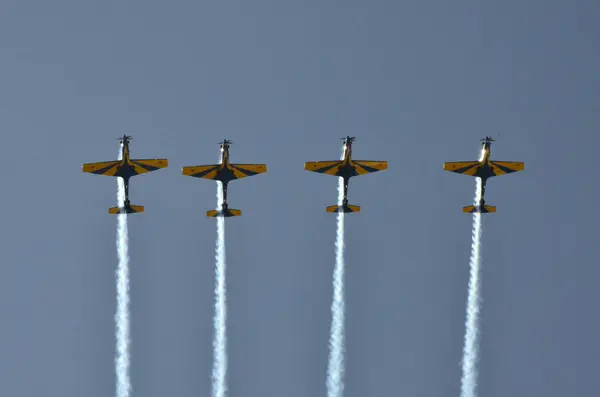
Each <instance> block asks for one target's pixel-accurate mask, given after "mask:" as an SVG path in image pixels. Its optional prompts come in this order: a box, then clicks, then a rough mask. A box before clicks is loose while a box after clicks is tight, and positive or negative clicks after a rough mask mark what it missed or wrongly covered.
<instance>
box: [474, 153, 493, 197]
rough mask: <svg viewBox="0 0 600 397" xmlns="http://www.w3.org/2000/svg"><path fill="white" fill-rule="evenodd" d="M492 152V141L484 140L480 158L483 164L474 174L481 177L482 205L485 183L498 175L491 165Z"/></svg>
mask: <svg viewBox="0 0 600 397" xmlns="http://www.w3.org/2000/svg"><path fill="white" fill-rule="evenodd" d="M491 152H492V144H491V142H484V144H483V147H482V149H481V158H480V159H479V162H480V163H481V166H480V167H479V169H478V170H477V172H476V173H475V175H474V176H477V177H480V178H481V196H480V197H481V200H480V202H479V205H480V206H484V205H485V200H484V196H485V184H486V182H487V179H488V178H490V177H492V176H495V175H496V173H495V172H494V169H493V168H492V166H491V165H490V153H491Z"/></svg>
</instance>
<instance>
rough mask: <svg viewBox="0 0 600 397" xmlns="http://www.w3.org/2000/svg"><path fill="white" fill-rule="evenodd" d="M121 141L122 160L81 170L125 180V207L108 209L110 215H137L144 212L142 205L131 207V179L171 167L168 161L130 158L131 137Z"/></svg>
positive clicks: (84, 167)
mask: <svg viewBox="0 0 600 397" xmlns="http://www.w3.org/2000/svg"><path fill="white" fill-rule="evenodd" d="M117 139H118V140H120V141H121V155H120V156H119V157H120V158H121V160H115V161H103V162H100V163H86V164H84V165H83V166H82V167H81V168H82V171H83V172H89V173H91V174H97V175H107V176H115V177H121V178H123V182H124V185H125V200H124V202H123V206H121V207H112V208H109V209H108V213H109V214H135V213H137V212H144V207H143V206H141V205H131V204H130V202H129V178H131V177H132V176H136V175H139V174H145V173H146V172H150V171H156V170H158V169H160V168H166V167H167V166H168V165H169V161H168V160H167V159H143V160H140V159H132V158H131V157H129V141H130V140H131V136H128V135H123V137H121V138H117Z"/></svg>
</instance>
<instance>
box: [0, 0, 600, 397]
mask: <svg viewBox="0 0 600 397" xmlns="http://www.w3.org/2000/svg"><path fill="white" fill-rule="evenodd" d="M599 18H600V3H598V2H597V1H591V0H590V1H583V0H582V1H578V2H565V1H558V0H544V1H542V0H531V1H527V2H523V1H517V0H510V1H490V2H485V4H483V3H481V2H476V1H466V0H459V1H454V2H446V1H442V0H431V1H416V0H410V1H402V2H398V1H368V2H367V1H354V0H352V1H344V2H341V1H334V2H322V1H304V2H289V1H288V2H282V1H274V0H256V1H252V2H248V1H239V0H232V1H229V2H211V1H205V2H199V1H168V2H167V1H156V0H152V1H139V0H137V1H133V0H132V1H128V2H123V1H75V0H71V1H68V0H56V1H52V2H48V1H41V0H28V1H16V0H7V1H5V2H4V3H3V5H2V7H1V13H0V64H1V65H2V74H1V77H0V129H1V131H2V137H3V144H2V145H1V147H0V156H1V158H2V161H3V165H2V167H0V176H1V177H2V181H3V182H4V183H3V186H4V188H3V194H2V195H1V196H0V203H1V205H2V206H1V207H2V208H3V212H4V213H3V217H2V219H3V221H2V228H1V229H0V230H1V232H0V233H1V237H2V238H1V240H0V252H1V255H2V265H1V269H2V275H1V276H0V318H1V319H2V322H1V324H2V327H1V328H0V394H1V395H3V396H11V397H29V396H39V395H44V396H61V397H80V396H87V397H106V396H110V395H113V394H114V389H115V386H114V365H113V356H114V320H113V316H114V311H115V305H116V303H115V280H114V272H115V268H116V253H115V225H116V219H115V218H114V217H111V216H109V215H108V214H107V208H108V207H111V206H113V205H114V203H115V202H116V198H115V191H116V183H115V180H114V179H112V178H108V177H101V176H96V175H88V174H83V173H82V172H81V164H82V163H84V162H91V161H103V160H112V159H116V156H117V150H118V142H117V141H116V140H115V138H116V137H117V136H118V135H122V134H124V133H125V134H131V135H133V138H134V140H133V142H132V145H131V150H132V154H133V156H134V157H138V158H148V157H166V158H168V159H169V162H170V166H169V168H167V169H165V170H160V171H158V172H154V173H151V174H147V175H144V176H140V177H136V178H134V179H133V180H132V183H131V199H132V203H133V204H139V205H144V206H145V207H146V213H144V214H143V215H139V216H138V215H136V216H132V217H130V254H131V299H132V305H131V309H132V367H131V375H132V382H133V390H134V391H133V395H132V396H133V397H141V396H143V397H162V396H166V395H168V396H178V397H192V396H207V395H209V393H210V374H211V365H212V352H211V341H212V316H213V279H214V241H215V222H214V220H212V219H207V218H205V217H204V211H205V210H207V209H210V208H212V207H214V205H215V201H216V198H215V184H214V183H212V182H207V181H202V180H197V179H194V178H184V177H182V176H181V166H183V165H198V164H211V163H214V162H215V161H216V159H217V156H218V146H217V145H216V142H217V141H219V140H222V139H223V138H224V137H225V136H226V137H227V138H229V139H232V140H233V141H234V145H233V146H232V148H231V156H232V160H233V161H235V162H264V163H266V164H267V165H268V167H269V170H268V172H267V174H265V175H261V176H257V177H254V178H248V179H246V180H243V181H239V182H234V183H233V184H232V185H231V188H230V205H231V206H232V207H233V208H240V209H241V210H242V211H243V216H242V217H241V218H238V219H231V220H228V221H227V262H228V269H227V272H228V273H227V277H228V289H229V296H228V299H229V301H228V303H229V330H228V336H229V342H230V343H229V390H230V393H229V394H230V395H231V396H232V397H233V396H244V397H276V396H277V397H279V396H281V395H285V397H306V396H325V393H326V390H325V372H326V365H327V354H328V351H327V341H328V334H329V325H330V301H331V273H332V269H333V262H334V247H333V242H334V237H335V236H334V233H335V217H333V216H331V215H330V214H326V213H325V206H327V205H331V204H334V203H335V200H336V184H337V181H336V180H335V178H330V177H327V176H323V175H316V174H311V173H307V172H305V171H304V170H303V163H304V162H305V161H309V160H329V159H336V158H338V156H339V153H340V141H339V137H341V136H344V135H348V134H349V135H355V136H357V141H356V144H355V147H354V156H355V158H362V159H367V160H370V159H373V160H378V159H381V160H388V161H389V169H388V170H387V171H385V172H381V173H378V174H375V175H371V176H367V177H360V178H355V179H353V180H352V182H351V185H350V192H349V196H350V203H351V204H358V205H361V206H362V212H361V213H360V214H356V215H351V216H348V218H347V223H346V241H347V250H346V258H347V259H346V263H347V269H348V271H347V279H346V280H347V373H346V375H347V376H346V379H347V382H346V393H345V395H346V396H347V397H364V396H372V397H383V396H390V395H398V396H416V397H439V396H457V395H458V392H459V388H460V359H461V353H462V346H463V333H464V317H465V302H466V290H467V282H468V261H469V250H470V243H471V217H470V216H467V215H465V214H463V213H462V212H461V207H462V206H464V205H468V204H470V203H471V201H472V196H473V191H474V180H472V178H468V177H464V176H460V175H455V174H450V173H445V172H443V170H442V163H443V162H444V161H458V160H472V159H476V158H477V156H478V153H479V152H478V151H479V143H478V139H480V138H481V137H483V136H485V135H492V136H494V137H496V138H497V142H496V144H495V145H494V146H493V148H492V156H493V158H495V159H498V160H509V161H510V160H513V161H525V163H526V168H525V171H524V172H522V173H519V174H515V175H512V176H506V177H502V178H495V179H493V180H491V181H490V182H489V185H488V189H487V192H486V193H487V195H486V196H487V197H486V198H487V201H488V203H490V204H492V205H496V206H497V207H498V212H497V213H496V214H493V215H490V216H486V217H485V223H484V249H483V258H484V267H483V298H484V308H483V336H482V343H481V353H482V359H481V363H480V370H481V372H480V374H481V375H480V384H481V386H480V391H481V392H480V395H482V396H487V397H500V396H507V395H510V396H514V397H531V396H545V397H564V396H573V395H582V396H589V395H594V394H595V393H597V390H598V389H599V388H600V377H599V376H598V366H599V361H598V360H599V359H598V357H599V356H600V343H599V342H598V335H599V334H600V314H599V313H598V309H597V302H598V301H600V292H599V291H600V289H599V288H598V279H599V277H600V270H599V269H598V262H597V246H598V238H599V235H598V228H597V224H598V221H599V215H598V212H597V211H596V207H597V202H598V196H599V193H600V191H599V189H598V184H597V176H596V174H595V173H591V171H593V170H595V169H596V168H597V161H596V159H597V148H598V145H599V144H600V135H599V132H600V128H599V127H600V116H599V114H600V112H599V111H600V103H599V100H600V74H599V73H598V71H599V70H600V50H599V49H598V37H599V35H600V29H599V28H598V20H599ZM595 258H596V259H595Z"/></svg>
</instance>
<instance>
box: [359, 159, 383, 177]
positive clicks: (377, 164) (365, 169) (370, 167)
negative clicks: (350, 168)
mask: <svg viewBox="0 0 600 397" xmlns="http://www.w3.org/2000/svg"><path fill="white" fill-rule="evenodd" d="M352 162H353V163H354V165H356V173H357V174H358V175H366V174H370V173H371V172H377V171H383V170H387V166H388V164H387V161H370V160H352Z"/></svg>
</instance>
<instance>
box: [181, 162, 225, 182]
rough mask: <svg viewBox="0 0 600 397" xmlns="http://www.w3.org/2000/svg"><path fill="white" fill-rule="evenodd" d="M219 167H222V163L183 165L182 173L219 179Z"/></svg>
mask: <svg viewBox="0 0 600 397" xmlns="http://www.w3.org/2000/svg"><path fill="white" fill-rule="evenodd" d="M219 168H221V164H211V165H195V166H192V167H183V168H182V169H181V173H182V174H183V175H188V176H194V177H196V178H204V179H217V171H218V170H219Z"/></svg>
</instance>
